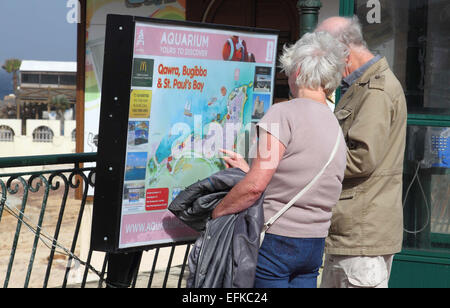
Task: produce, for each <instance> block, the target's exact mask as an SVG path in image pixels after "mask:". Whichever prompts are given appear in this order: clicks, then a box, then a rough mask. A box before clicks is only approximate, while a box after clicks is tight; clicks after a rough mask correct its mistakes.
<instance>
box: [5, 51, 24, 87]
mask: <svg viewBox="0 0 450 308" xmlns="http://www.w3.org/2000/svg"><path fill="white" fill-rule="evenodd" d="M21 64H22V60H19V59H8V60H6V61H5V64H3V65H2V68H3V69H4V70H5V71H6V72H8V74H11V73H12V74H13V85H14V94H15V93H16V90H17V71H18V70H19V69H20V65H21Z"/></svg>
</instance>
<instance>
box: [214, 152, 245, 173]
mask: <svg viewBox="0 0 450 308" xmlns="http://www.w3.org/2000/svg"><path fill="white" fill-rule="evenodd" d="M220 151H221V152H222V153H224V154H226V155H228V156H224V157H223V160H224V161H225V164H226V166H227V168H239V169H241V170H242V171H244V172H245V173H248V171H249V170H250V166H249V165H248V164H247V162H246V161H245V159H244V158H243V157H242V155H239V154H238V153H235V152H233V151H228V150H224V149H221V150H220Z"/></svg>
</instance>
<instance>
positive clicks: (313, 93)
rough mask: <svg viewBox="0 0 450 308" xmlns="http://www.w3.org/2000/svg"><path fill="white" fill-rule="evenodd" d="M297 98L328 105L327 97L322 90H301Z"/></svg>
mask: <svg viewBox="0 0 450 308" xmlns="http://www.w3.org/2000/svg"><path fill="white" fill-rule="evenodd" d="M297 98H307V99H310V100H313V101H316V102H319V103H322V104H324V105H327V96H326V95H325V92H324V91H323V90H322V89H319V90H311V89H299V90H298V93H297Z"/></svg>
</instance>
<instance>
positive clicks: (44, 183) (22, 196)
mask: <svg viewBox="0 0 450 308" xmlns="http://www.w3.org/2000/svg"><path fill="white" fill-rule="evenodd" d="M95 161H96V154H95V153H94V154H68V155H48V156H33V157H12V158H0V168H1V169H5V170H6V171H7V172H6V173H2V174H0V191H1V201H0V224H2V223H3V224H5V223H4V222H2V217H3V216H4V215H5V212H6V213H7V214H9V216H10V217H11V218H12V219H10V221H11V222H10V223H8V227H7V228H10V227H11V226H13V224H14V223H15V224H16V226H15V234H14V237H13V239H12V244H11V250H10V255H9V260H8V262H7V267H6V271H5V278H4V281H3V287H4V288H7V287H8V286H9V284H10V281H11V275H12V274H13V272H14V268H20V267H23V266H24V264H23V263H24V262H23V260H20V261H19V264H15V259H16V253H17V248H18V245H19V239H20V237H21V235H22V237H24V236H25V235H23V232H22V231H23V229H24V227H26V228H27V229H28V230H27V231H31V232H33V234H34V239H33V242H32V247H31V249H30V252H29V253H30V257H29V260H28V262H27V263H28V264H27V265H26V267H27V269H26V276H25V281H24V287H25V288H27V287H29V285H30V278H31V274H32V270H33V266H34V263H35V257H36V251H37V248H38V244H39V242H40V241H46V245H47V246H48V247H49V256H48V258H47V259H48V264H47V268H46V271H45V276H44V278H43V282H42V286H43V287H47V286H48V281H49V277H50V273H51V270H52V265H53V262H54V257H55V252H56V251H58V250H63V251H64V252H65V254H67V255H68V256H69V259H68V265H67V267H66V271H65V275H64V278H63V281H62V287H66V286H67V280H68V274H69V271H70V269H71V268H72V266H71V263H72V262H73V258H74V256H75V255H74V253H75V248H76V245H77V241H78V237H79V231H80V227H81V219H82V217H83V212H84V208H85V205H86V200H87V194H88V189H89V187H90V186H91V187H93V186H94V185H95V182H94V181H95V168H94V167H90V168H84V167H82V164H83V163H89V162H95ZM52 165H59V166H58V167H55V169H52V170H40V171H23V172H20V171H19V172H17V171H16V172H9V170H10V169H11V168H18V167H41V166H52ZM61 166H63V167H62V168H61ZM71 190H72V193H73V194H75V191H77V190H79V194H81V200H79V202H80V206H79V210H78V215H77V217H76V226H75V230H74V233H73V236H72V243H71V245H70V248H68V249H67V248H64V247H60V246H59V245H58V237H59V235H60V230H61V226H62V223H63V218H64V213H65V211H66V205H67V200H68V196H69V192H70V191H71ZM55 191H58V192H59V195H61V200H60V205H59V214H58V217H57V221H56V222H54V223H53V224H54V226H55V227H54V233H53V234H52V235H48V234H46V233H45V232H44V231H43V222H44V217H45V214H46V210H47V203H48V200H49V196H50V195H51V194H52V192H55ZM61 193H62V194H61ZM11 199H13V200H16V204H13V202H12V201H11ZM31 199H32V200H33V202H34V204H33V205H34V206H36V203H37V202H38V203H39V205H38V206H37V208H38V211H39V213H38V215H37V221H35V219H31V218H29V217H28V215H27V214H26V212H27V206H29V203H30V200H31ZM37 199H40V200H39V201H37ZM17 205H18V206H17ZM5 233H6V232H3V234H2V235H1V236H3V237H4V235H5ZM3 241H5V239H3ZM5 246H6V243H3V245H2V249H5ZM86 268H87V269H88V267H86Z"/></svg>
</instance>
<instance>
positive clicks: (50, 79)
mask: <svg viewBox="0 0 450 308" xmlns="http://www.w3.org/2000/svg"><path fill="white" fill-rule="evenodd" d="M41 84H58V75H49V74H42V75H41Z"/></svg>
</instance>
